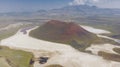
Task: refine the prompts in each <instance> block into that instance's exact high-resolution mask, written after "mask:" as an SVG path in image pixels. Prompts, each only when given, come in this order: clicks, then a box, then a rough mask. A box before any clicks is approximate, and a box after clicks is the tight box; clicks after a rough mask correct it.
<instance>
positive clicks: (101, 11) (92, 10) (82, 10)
mask: <svg viewBox="0 0 120 67" xmlns="http://www.w3.org/2000/svg"><path fill="white" fill-rule="evenodd" d="M4 15H5V16H31V15H45V16H49V15H74V16H75V15H87V16H94V15H103V16H104V15H105V16H111V15H112V16H113V15H114V16H120V9H112V8H99V7H96V6H89V5H74V6H65V7H62V8H58V9H51V10H42V9H41V10H38V11H36V12H8V13H0V16H4Z"/></svg>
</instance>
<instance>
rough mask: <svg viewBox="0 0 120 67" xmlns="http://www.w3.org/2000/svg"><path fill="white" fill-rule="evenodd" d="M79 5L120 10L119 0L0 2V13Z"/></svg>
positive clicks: (25, 0)
mask: <svg viewBox="0 0 120 67" xmlns="http://www.w3.org/2000/svg"><path fill="white" fill-rule="evenodd" d="M81 4H82V5H83V4H89V5H96V6H99V7H107V8H120V0H0V12H13V11H14V12H17V11H20V12H21V11H36V10H39V9H53V8H60V7H63V6H67V5H81Z"/></svg>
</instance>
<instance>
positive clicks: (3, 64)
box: [0, 57, 11, 67]
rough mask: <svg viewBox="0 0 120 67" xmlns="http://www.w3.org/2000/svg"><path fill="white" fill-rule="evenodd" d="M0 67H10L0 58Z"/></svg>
mask: <svg viewBox="0 0 120 67" xmlns="http://www.w3.org/2000/svg"><path fill="white" fill-rule="evenodd" d="M0 67H11V66H10V65H9V64H8V63H7V61H6V59H5V58H4V57H0Z"/></svg>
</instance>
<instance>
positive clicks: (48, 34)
mask: <svg viewBox="0 0 120 67" xmlns="http://www.w3.org/2000/svg"><path fill="white" fill-rule="evenodd" d="M30 36H32V37H35V38H38V39H42V40H47V41H52V42H57V43H64V44H70V45H71V46H73V47H75V48H81V49H80V50H82V49H85V48H86V47H88V46H90V44H91V43H93V42H94V41H95V40H97V39H98V37H97V36H96V35H95V34H93V33H90V32H88V31H86V30H85V29H83V28H82V27H81V26H79V25H78V24H75V23H74V22H63V21H57V20H51V21H48V22H46V23H45V24H44V25H42V26H40V27H39V28H37V29H35V30H32V31H31V32H30Z"/></svg>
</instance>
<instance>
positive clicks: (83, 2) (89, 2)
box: [69, 0, 100, 5]
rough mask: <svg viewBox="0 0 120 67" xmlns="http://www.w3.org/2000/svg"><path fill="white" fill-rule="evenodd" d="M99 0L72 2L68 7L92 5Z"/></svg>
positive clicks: (75, 0)
mask: <svg viewBox="0 0 120 67" xmlns="http://www.w3.org/2000/svg"><path fill="white" fill-rule="evenodd" d="M99 1H100V0H73V1H72V2H70V3H69V5H84V4H89V5H90V4H94V3H97V2H99Z"/></svg>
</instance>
